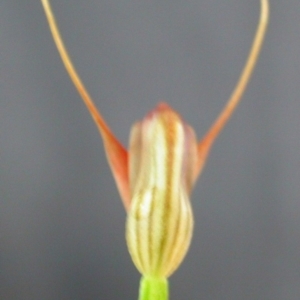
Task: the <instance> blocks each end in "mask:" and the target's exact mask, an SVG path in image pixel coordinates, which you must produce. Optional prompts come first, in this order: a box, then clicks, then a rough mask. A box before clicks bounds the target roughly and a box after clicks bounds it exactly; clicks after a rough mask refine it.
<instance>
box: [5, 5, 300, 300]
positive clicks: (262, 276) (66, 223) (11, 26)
mask: <svg viewBox="0 0 300 300" xmlns="http://www.w3.org/2000/svg"><path fill="white" fill-rule="evenodd" d="M270 2H271V22H270V27H269V31H268V34H267V39H266V43H265V45H264V48H263V51H262V54H261V57H260V60H259V63H258V66H257V69H256V70H255V73H254V76H253V78H252V81H251V84H250V86H249V88H248V90H247V92H246V94H245V97H244V99H243V101H242V103H241V105H240V106H239V108H238V110H237V111H236V113H235V114H234V116H233V118H232V120H231V121H230V123H229V124H228V126H226V128H225V130H224V131H223V132H222V135H221V136H220V138H219V139H218V140H217V142H216V144H215V146H214V148H213V151H212V153H211V156H210V158H209V161H208V164H207V165H206V168H205V170H204V173H203V175H202V176H201V178H200V180H199V181H198V184H197V186H196V187H195V190H194V193H193V195H192V202H193V208H194V214H195V220H196V224H195V232H194V238H193V242H192V245H191V248H190V251H189V253H188V255H187V257H186V259H185V261H184V263H183V264H182V265H181V267H180V268H179V270H178V271H177V272H176V273H175V274H174V276H172V278H171V280H170V282H171V300H179V299H181V300H183V299H206V300H208V299H212V300H218V299H222V300H224V299H230V300H235V299H236V300H238V299H243V300H247V299H249V300H253V299H260V300H268V299H270V300H271V299H272V300H277V299H278V300H298V299H300V263H299V261H300V260H299V254H300V253H299V252H300V251H299V250H300V234H299V233H300V199H299V195H300V183H299V179H300V118H299V114H300V101H299V89H300V82H299V78H300V39H299V36H300V21H299V20H300V4H299V0H289V1H283V0H273V1H272V0H271V1H270ZM52 4H53V9H54V11H55V13H56V17H57V20H58V23H59V25H60V28H61V31H62V34H63V36H64V38H65V42H66V44H67V46H68V49H69V51H70V53H71V56H72V58H73V60H74V63H75V65H76V67H77V69H78V70H79V73H80V75H81V76H82V78H83V81H84V82H85V83H86V86H87V88H88V90H89V91H90V93H91V95H92V96H93V98H94V99H95V102H96V103H97V106H98V107H99V108H100V109H101V111H102V113H103V115H104V116H105V118H106V120H107V121H108V122H109V124H110V125H111V126H112V128H113V130H114V131H115V132H116V135H117V136H118V137H119V138H120V139H121V141H122V142H123V143H124V145H126V144H127V138H128V133H129V129H130V126H131V124H132V123H133V122H134V121H135V120H137V119H141V118H142V117H143V116H144V115H145V113H147V112H148V111H149V110H150V109H152V108H153V107H154V106H155V105H156V103H157V102H158V101H159V100H160V99H165V100H166V101H167V102H168V103H169V104H170V105H171V106H173V107H174V109H176V110H178V111H179V112H180V113H181V114H182V116H183V117H184V118H185V119H186V120H187V121H188V122H189V123H190V124H191V125H192V126H193V127H194V128H195V130H196V131H197V133H198V136H199V137H201V136H202V135H203V134H204V133H205V132H206V130H207V129H208V128H209V126H210V124H211V123H212V122H213V120H214V119H215V117H216V116H217V115H218V113H219V112H220V110H221V109H222V107H223V105H224V104H225V102H226V100H227V98H228V97H229V95H230V93H231V91H232V89H233V87H234V85H235V83H236V80H237V78H238V76H239V73H240V71H241V68H242V66H243V64H244V61H245V58H246V55H247V53H248V50H249V46H250V44H251V41H252V37H253V34H254V31H255V28H256V24H257V20H258V15H259V1H258V0H251V1H249V0H185V1H181V0H147V1H145V0H72V1H70V0H68V1H67V0H65V1H62V0H61V1H58V0H53V1H52ZM0 97H1V98H0V166H1V169H0V189H1V190H0V192H1V200H0V298H1V299H3V300H14V299H36V300H48V299H72V300H77V299H78V300H79V299H84V300H86V299H137V293H138V283H139V278H140V275H139V274H138V272H137V271H136V269H135V267H134V266H133V264H132V263H131V259H130V257H129V255H128V253H127V248H126V244H125V239H124V223H125V218H126V214H125V211H124V209H123V206H122V204H121V202H120V200H119V195H118V192H117V190H116V188H115V184H114V182H113V179H112V176H111V174H110V170H109V168H108V165H107V162H106V160H105V155H104V152H103V147H102V141H101V139H100V137H99V135H98V132H97V129H96V127H95V125H94V123H93V122H92V120H91V118H90V116H89V114H88V112H87V110H86V108H85V107H84V105H83V104H82V102H81V99H80V98H79V96H78V94H77V92H76V90H75V88H74V87H73V85H72V83H71V82H70V80H69V78H68V76H67V74H66V72H65V70H64V67H63V66H62V63H61V61H60V58H59V56H58V54H57V51H56V48H55V47H54V44H53V41H52V38H51V36H50V34H49V30H48V25H47V23H46V21H45V16H44V13H43V10H42V6H41V4H40V2H39V1H37V0H35V1H34V0H22V1H20V0H1V2H0Z"/></svg>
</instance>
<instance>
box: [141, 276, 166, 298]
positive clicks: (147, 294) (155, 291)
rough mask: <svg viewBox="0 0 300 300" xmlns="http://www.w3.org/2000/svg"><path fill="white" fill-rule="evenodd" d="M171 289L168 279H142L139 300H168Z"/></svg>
mask: <svg viewBox="0 0 300 300" xmlns="http://www.w3.org/2000/svg"><path fill="white" fill-rule="evenodd" d="M168 299H169V287H168V280H167V279H166V278H155V277H144V276H143V277H142V278H141V282H140V293H139V300H168Z"/></svg>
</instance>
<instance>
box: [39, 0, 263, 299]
mask: <svg viewBox="0 0 300 300" xmlns="http://www.w3.org/2000/svg"><path fill="white" fill-rule="evenodd" d="M41 1H42V4H43V7H44V10H45V12H46V16H47V19H48V22H49V25H50V29H51V32H52V35H53V38H54V41H55V43H56V46H57V48H58V51H59V53H60V55H61V58H62V61H63V63H64V65H65V67H66V69H67V71H68V73H69V75H70V77H71V79H72V81H73V83H74V85H75V86H76V88H77V90H78V92H79V94H80V95H81V97H82V99H83V101H84V103H85V104H86V106H87V108H88V110H89V112H90V114H91V115H92V117H93V119H94V121H95V123H96V125H97V127H98V129H99V131H100V134H101V137H102V139H103V143H104V148H105V152H106V156H107V160H108V162H109V165H110V167H111V170H112V173H113V176H114V178H115V181H116V184H117V187H118V190H119V193H120V195H121V198H122V201H123V203H124V206H125V209H126V211H127V224H126V240H127V245H128V249H129V252H130V254H131V257H132V260H133V262H134V264H135V266H136V267H137V269H138V270H139V271H140V272H141V274H142V281H141V286H140V300H166V299H168V284H167V278H168V277H169V276H170V275H171V274H172V273H173V272H174V271H175V270H176V269H177V268H178V266H179V265H180V263H181V261H182V260H183V258H184V256H185V255H186V252H187V250H188V248H189V245H190V241H191V237H192V231H193V214H192V208H191V203H190V199H189V198H190V193H191V190H192V188H193V185H194V184H195V181H196V179H197V177H198V176H199V174H200V173H201V171H202V168H203V166H204V164H205V162H206V159H207V156H208V154H209V151H210V148H211V146H212V144H213V142H214V141H215V139H216V137H217V136H218V135H219V133H220V131H221V130H222V128H223V127H224V125H225V124H226V122H227V121H228V119H229V118H230V117H231V115H232V113H233V111H234V110H235V108H236V106H237V104H238V103H239V101H240V99H241V96H242V95H243V93H244V91H245V88H246V86H247V84H248V82H249V79H250V76H251V74H252V72H253V69H254V66H255V64H256V61H257V58H258V55H259V52H260V49H261V46H262V42H263V39H264V35H265V31H266V27H267V23H268V0H261V14H260V20H259V24H258V28H257V31H256V35H255V37H254V41H253V44H252V48H251V50H250V53H249V57H248V59H247V62H246V64H245V67H244V69H243V71H242V74H241V76H240V79H239V81H238V83H237V85H236V87H235V89H234V91H233V93H232V95H231V97H230V98H229V100H228V102H227V104H226V106H225V108H224V109H223V111H222V112H221V114H220V115H219V117H218V118H217V120H216V121H215V122H214V124H213V125H212V127H211V128H210V129H209V130H208V132H207V133H206V135H205V136H204V137H203V138H202V140H200V142H198V141H197V139H196V135H195V132H194V130H193V129H192V128H191V127H190V126H189V125H188V124H187V123H186V122H185V121H184V120H183V119H182V118H181V117H180V115H179V114H178V113H177V112H175V111H174V110H173V109H172V108H171V107H170V106H168V105H167V104H165V103H160V104H158V105H157V106H156V108H155V109H153V110H152V111H151V112H150V113H148V114H147V115H146V116H145V118H144V119H143V120H142V121H140V122H137V123H136V124H135V125H134V126H133V128H132V129H131V134H130V143H129V149H128V150H126V149H125V148H124V147H123V146H122V145H121V143H120V142H119V141H118V140H117V138H116V137H115V136H114V134H113V133H112V131H111V129H110V128H109V127H108V125H107V123H106V122H105V120H104V119H103V117H102V115H101V114H100V112H99V111H98V110H97V108H96V107H95V104H94V103H93V101H92V99H91V97H90V96H89V94H88V92H87V91H86V89H85V87H84V85H83V83H82V82H81V80H80V78H79V76H78V74H77V72H76V70H75V68H74V66H73V64H72V62H71V60H70V58H69V55H68V53H67V50H66V48H65V46H64V43H63V41H62V38H61V36H60V33H59V30H58V27H57V25H56V22H55V18H54V15H53V13H52V10H51V7H50V4H49V1H48V0H41Z"/></svg>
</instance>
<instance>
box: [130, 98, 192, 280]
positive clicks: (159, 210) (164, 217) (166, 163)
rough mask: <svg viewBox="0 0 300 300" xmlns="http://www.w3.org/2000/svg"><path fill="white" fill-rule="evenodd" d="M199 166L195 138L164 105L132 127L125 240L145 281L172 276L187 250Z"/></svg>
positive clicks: (173, 112) (188, 127)
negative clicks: (193, 188)
mask: <svg viewBox="0 0 300 300" xmlns="http://www.w3.org/2000/svg"><path fill="white" fill-rule="evenodd" d="M196 166H197V140H196V136H195V133H194V131H193V129H192V128H191V127H190V126H188V125H187V124H186V123H185V122H183V121H182V119H181V117H180V116H179V115H178V114H177V113H176V112H175V111H173V110H172V109H171V108H170V107H169V106H167V105H166V104H164V103H162V104H159V105H158V106H157V107H156V108H155V109H154V110H153V111H152V112H150V113H149V114H148V115H147V116H146V117H145V118H144V120H142V121H141V122H138V123H136V124H135V125H134V126H133V128H132V131H131V136H130V147H129V180H130V192H131V204H130V207H129V211H128V216H127V227H126V239H127V245H128V248H129V252H130V254H131V257H132V260H133V262H134V263H135V265H136V267H137V268H138V270H139V271H140V272H141V273H142V274H144V275H147V276H155V277H168V276H170V275H171V274H172V273H173V272H174V271H175V269H177V268H178V266H179V264H180V263H181V261H182V260H183V258H184V256H185V254H186V252H187V250H188V248H189V245H190V241H191V237H192V231H193V214H192V209H191V204H190V199H189V194H190V190H191V188H192V186H193V184H194V181H195V177H196V173H197V172H196Z"/></svg>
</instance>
